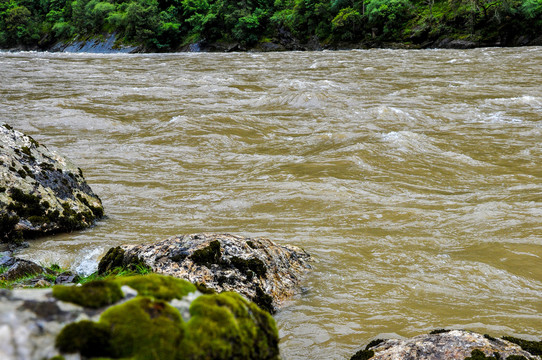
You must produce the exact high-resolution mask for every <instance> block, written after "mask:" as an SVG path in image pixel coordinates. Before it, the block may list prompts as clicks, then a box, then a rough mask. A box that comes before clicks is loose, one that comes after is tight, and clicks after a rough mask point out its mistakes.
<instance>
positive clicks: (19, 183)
mask: <svg viewBox="0 0 542 360" xmlns="http://www.w3.org/2000/svg"><path fill="white" fill-rule="evenodd" d="M103 214H104V211H103V207H102V203H101V201H100V199H99V198H98V196H96V195H95V194H94V193H93V192H92V189H91V188H90V187H89V186H88V185H87V183H86V182H85V179H84V178H83V172H82V171H81V169H79V168H77V167H76V166H75V165H73V164H72V163H71V162H69V161H68V160H66V159H65V158H63V157H61V156H59V155H57V154H56V153H54V152H52V151H50V150H49V149H47V147H46V146H45V145H42V144H39V143H38V142H37V141H36V140H34V139H33V138H32V137H30V136H26V135H24V134H22V133H20V132H19V131H16V130H13V129H12V128H11V127H10V126H8V125H3V126H0V241H3V242H14V241H16V240H20V239H21V238H23V237H35V236H40V235H46V234H51V233H57V232H69V231H72V230H78V229H83V228H85V227H88V226H90V225H92V224H93V222H94V221H95V220H96V219H99V218H101V217H103Z"/></svg>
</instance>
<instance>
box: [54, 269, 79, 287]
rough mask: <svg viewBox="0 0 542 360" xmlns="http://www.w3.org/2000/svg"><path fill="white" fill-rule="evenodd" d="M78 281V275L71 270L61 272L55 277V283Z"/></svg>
mask: <svg viewBox="0 0 542 360" xmlns="http://www.w3.org/2000/svg"><path fill="white" fill-rule="evenodd" d="M78 281H79V275H77V274H74V273H72V272H71V271H66V272H63V273H62V274H59V275H57V277H56V279H55V285H60V284H71V283H76V282H78Z"/></svg>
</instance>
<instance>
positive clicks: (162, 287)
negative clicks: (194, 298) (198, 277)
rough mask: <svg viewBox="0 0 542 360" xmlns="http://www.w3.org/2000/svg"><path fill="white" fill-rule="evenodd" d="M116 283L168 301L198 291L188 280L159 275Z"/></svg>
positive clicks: (136, 277) (130, 278) (125, 279)
mask: <svg viewBox="0 0 542 360" xmlns="http://www.w3.org/2000/svg"><path fill="white" fill-rule="evenodd" d="M115 281H116V282H117V283H118V284H119V285H121V286H122V285H128V286H129V287H131V288H133V289H135V290H137V292H138V294H139V295H144V296H152V297H154V298H156V299H161V300H166V301H170V300H172V299H181V298H183V297H184V296H186V295H188V294H189V293H191V292H195V291H196V286H195V285H193V284H192V283H190V282H188V281H186V280H182V279H177V278H174V277H171V276H161V275H157V274H149V275H145V276H130V277H121V278H118V279H116V280H115Z"/></svg>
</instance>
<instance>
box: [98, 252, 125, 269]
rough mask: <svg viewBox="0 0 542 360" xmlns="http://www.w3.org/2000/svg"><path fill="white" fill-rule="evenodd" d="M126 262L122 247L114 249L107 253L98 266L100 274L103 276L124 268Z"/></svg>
mask: <svg viewBox="0 0 542 360" xmlns="http://www.w3.org/2000/svg"><path fill="white" fill-rule="evenodd" d="M123 262H124V250H123V249H122V248H121V247H120V246H117V247H114V248H111V249H109V250H108V251H107V253H106V254H105V255H104V257H102V259H101V260H100V263H99V264H98V274H99V275H103V274H105V273H107V272H109V271H111V270H113V269H114V268H118V267H122V266H123Z"/></svg>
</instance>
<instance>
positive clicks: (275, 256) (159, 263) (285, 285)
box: [99, 234, 311, 312]
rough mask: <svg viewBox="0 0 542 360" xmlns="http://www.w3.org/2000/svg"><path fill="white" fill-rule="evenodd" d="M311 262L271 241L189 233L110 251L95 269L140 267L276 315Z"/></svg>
mask: <svg viewBox="0 0 542 360" xmlns="http://www.w3.org/2000/svg"><path fill="white" fill-rule="evenodd" d="M310 260H311V258H310V256H309V254H307V253H306V252H305V251H303V250H302V249H300V248H297V247H294V246H289V245H279V244H276V243H274V242H272V241H271V240H269V239H264V238H247V237H243V236H236V235H230V234H192V235H184V236H178V237H173V238H170V239H167V240H163V241H160V242H158V243H155V244H150V245H123V246H121V247H117V248H112V249H110V250H109V251H108V253H107V254H106V255H105V256H104V257H103V258H102V260H101V261H100V264H99V268H100V269H104V270H105V269H111V268H114V267H115V266H126V265H127V264H130V263H134V262H139V263H140V264H141V263H143V264H144V265H146V266H148V267H150V268H151V269H152V271H154V272H156V273H159V274H165V275H172V276H174V277H177V278H181V279H186V280H188V281H190V282H191V283H194V284H200V286H201V287H204V288H205V289H207V290H214V291H216V292H219V293H220V292H223V291H235V292H237V293H239V294H241V295H243V296H245V297H246V298H248V299H250V300H252V301H254V302H255V303H256V304H258V305H259V306H260V307H262V308H263V309H265V310H267V311H269V312H274V311H276V309H278V308H279V307H280V306H281V305H282V304H283V303H284V301H285V300H286V299H287V298H289V297H291V296H292V295H293V294H295V293H296V292H297V291H298V290H299V283H300V281H301V278H302V276H303V275H304V274H305V273H306V272H307V271H309V269H310V268H311V266H310Z"/></svg>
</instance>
